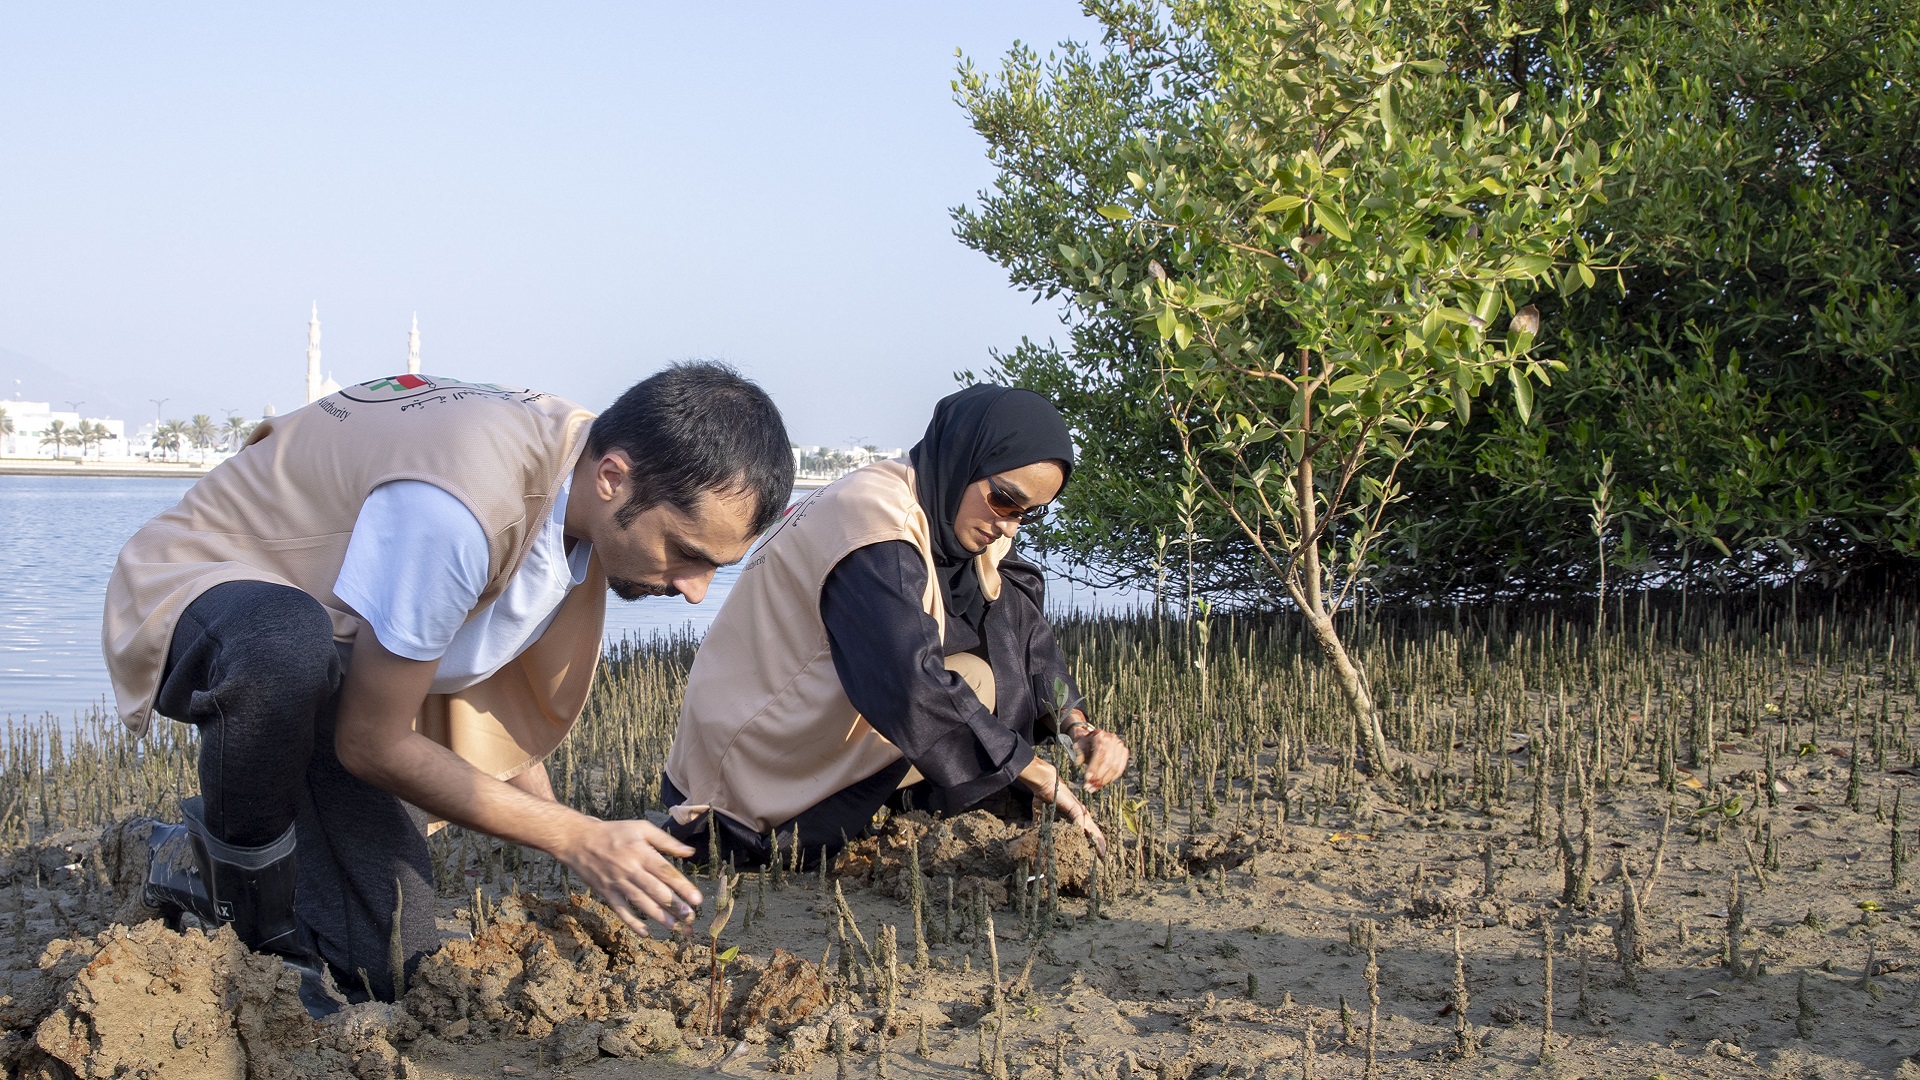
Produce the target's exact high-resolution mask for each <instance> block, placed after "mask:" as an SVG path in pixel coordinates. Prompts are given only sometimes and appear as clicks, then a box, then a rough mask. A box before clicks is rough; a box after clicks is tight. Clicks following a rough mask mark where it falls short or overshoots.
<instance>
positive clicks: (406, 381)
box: [367, 375, 427, 390]
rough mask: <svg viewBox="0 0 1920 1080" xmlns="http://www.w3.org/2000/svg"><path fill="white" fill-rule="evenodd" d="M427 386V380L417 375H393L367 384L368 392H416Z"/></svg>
mask: <svg viewBox="0 0 1920 1080" xmlns="http://www.w3.org/2000/svg"><path fill="white" fill-rule="evenodd" d="M425 385H427V380H425V379H423V378H421V377H420V376H418V375H394V376H392V377H390V378H386V379H375V380H374V381H373V382H370V383H368V384H367V389H369V390H418V389H420V388H421V387H423V386H425Z"/></svg>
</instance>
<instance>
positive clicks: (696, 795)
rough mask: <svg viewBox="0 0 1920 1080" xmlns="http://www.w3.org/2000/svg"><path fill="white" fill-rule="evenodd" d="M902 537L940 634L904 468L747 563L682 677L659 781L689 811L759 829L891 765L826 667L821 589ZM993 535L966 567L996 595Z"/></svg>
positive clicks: (861, 478) (832, 492)
mask: <svg viewBox="0 0 1920 1080" xmlns="http://www.w3.org/2000/svg"><path fill="white" fill-rule="evenodd" d="M887 540H905V541H907V542H908V543H910V544H912V545H913V546H914V547H915V548H917V549H919V551H920V554H921V557H922V558H924V559H925V560H926V564H927V588H926V591H925V592H924V593H923V594H922V595H921V597H920V609H921V610H922V611H925V612H926V613H927V614H929V615H931V616H933V620H934V622H935V623H936V624H939V625H940V626H941V627H942V631H943V632H944V629H945V623H946V605H945V603H944V601H943V598H942V594H941V592H940V589H939V588H938V586H937V585H936V583H935V578H934V574H933V542H932V538H931V533H930V531H929V527H928V524H927V515H926V513H925V512H924V511H922V510H921V509H920V501H919V499H918V498H917V497H916V496H915V494H914V487H913V470H912V469H911V468H910V467H908V466H907V465H905V464H904V463H901V462H897V461H883V462H880V463H879V464H876V465H869V466H867V467H866V468H864V469H861V470H859V471H858V472H854V473H851V474H849V475H847V476H844V477H842V478H840V479H839V480H837V481H835V482H834V483H833V484H832V485H830V486H828V487H826V488H823V489H822V490H820V491H816V492H814V493H813V494H812V495H809V496H808V497H807V498H806V499H804V500H802V501H801V502H800V503H799V504H798V505H796V506H794V507H793V509H791V510H790V511H788V512H787V515H786V517H785V518H784V519H782V520H781V522H780V523H779V524H778V525H776V526H774V529H773V531H772V532H770V533H768V534H767V537H766V538H765V539H764V540H762V541H761V543H760V545H759V546H758V547H757V548H755V549H754V551H753V553H752V554H751V555H749V556H748V557H747V562H746V566H745V568H744V569H742V570H741V572H740V579H739V580H738V581H737V582H735V583H734V586H733V589H732V591H730V592H729V593H728V594H727V602H726V604H725V605H724V606H722V607H721V609H720V614H719V615H718V616H717V617H715V619H714V621H713V626H712V628H711V629H709V630H708V631H707V636H706V638H705V639H704V640H702V641H701V643H700V651H699V653H698V654H697V655H695V657H694V660H693V670H692V671H691V672H689V673H688V675H687V695H686V700H685V701H684V702H683V703H682V705H681V707H680V729H679V731H678V733H676V734H675V736H674V739H673V747H672V749H671V750H669V751H668V752H667V775H668V777H670V778H671V779H672V780H673V786H674V787H676V788H678V789H679V790H680V792H681V794H682V795H684V796H685V797H686V803H687V804H688V805H690V806H691V805H701V804H704V805H708V806H711V807H713V808H714V809H715V810H718V811H720V812H721V813H723V814H725V815H727V816H728V817H730V818H733V819H734V820H735V821H738V822H740V823H742V824H744V825H747V826H748V827H750V828H752V829H754V830H756V831H758V832H761V833H765V832H767V831H768V830H770V829H772V828H773V827H774V826H775V825H781V824H784V823H786V822H787V821H789V820H791V819H792V818H793V817H795V816H796V815H798V814H799V813H800V812H801V811H802V810H805V809H807V808H808V807H811V806H813V805H815V804H817V803H819V802H820V801H821V800H823V799H825V798H826V797H827V796H829V795H832V794H833V793H834V792H836V791H839V790H840V789H842V788H844V787H847V786H848V785H850V784H853V783H855V782H857V781H860V780H864V779H866V778H867V777H869V776H872V775H873V774H874V773H877V772H879V771H880V770H881V769H883V768H885V767H887V766H888V765H891V764H892V763H894V762H895V761H898V760H899V759H900V751H899V750H898V749H897V748H896V747H895V746H894V745H893V744H892V743H890V742H888V741H887V740H886V739H885V738H883V737H882V736H881V735H880V733H879V732H877V731H875V730H873V728H872V727H871V726H869V725H868V724H867V722H866V720H864V719H862V718H861V716H860V714H859V713H858V712H857V711H856V710H855V709H854V707H853V703H852V702H850V701H848V700H847V693H846V691H845V690H844V689H842V688H841V686H840V676H839V675H838V674H836V673H835V672H834V670H833V654H832V651H831V649H830V648H829V646H828V644H827V629H826V626H825V625H824V624H823V623H822V622H821V620H820V588H821V586H822V585H823V584H825V582H826V579H827V574H828V572H829V571H831V570H832V569H833V568H834V566H835V565H837V564H838V563H839V562H840V560H841V559H843V558H845V557H846V556H847V555H848V554H849V553H850V552H852V551H853V550H854V549H856V548H862V547H866V546H868V545H869V544H878V543H881V542H883V541H887ZM1012 546H1013V541H1012V540H1010V539H1007V538H1004V537H1003V538H1002V539H1000V540H998V541H996V542H995V543H994V544H993V546H992V547H989V548H988V549H987V550H986V551H985V552H982V553H981V555H980V557H979V558H978V559H977V560H975V565H976V567H977V568H978V570H979V573H980V584H981V588H982V589H983V590H984V592H985V593H986V596H987V598H988V599H989V600H994V599H998V598H999V596H1000V571H999V564H1000V559H1001V558H1002V557H1003V556H1004V555H1006V553H1007V549H1008V548H1010V547H1012Z"/></svg>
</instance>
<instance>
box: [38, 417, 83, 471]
mask: <svg viewBox="0 0 1920 1080" xmlns="http://www.w3.org/2000/svg"><path fill="white" fill-rule="evenodd" d="M79 441H80V433H79V432H77V431H75V430H73V429H72V428H70V427H68V426H67V422H66V421H65V420H55V421H54V422H52V423H50V424H48V425H47V431H46V434H44V435H42V436H40V445H41V446H51V447H53V460H55V461H59V460H60V448H61V447H63V446H72V445H73V444H75V443H77V442H79Z"/></svg>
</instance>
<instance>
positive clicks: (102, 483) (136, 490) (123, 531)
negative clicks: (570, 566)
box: [0, 476, 738, 717]
mask: <svg viewBox="0 0 1920 1080" xmlns="http://www.w3.org/2000/svg"><path fill="white" fill-rule="evenodd" d="M192 484H193V482H192V481H191V480H174V479H166V478H161V479H156V478H148V477H137V478H128V479H117V478H110V477H38V476H0V716H5V715H13V716H39V715H41V714H42V713H48V712H51V713H54V714H56V715H59V716H62V717H66V716H71V715H72V714H73V713H75V712H82V711H85V710H86V709H88V708H89V707H91V706H94V705H97V704H99V703H100V702H101V701H102V700H103V699H105V698H106V697H108V696H109V695H110V694H111V692H112V691H111V689H110V687H109V686H108V683H107V669H106V665H105V663H104V662H103V661H102V660H101V659H100V610H101V607H102V605H103V604H104V603H105V602H106V594H107V575H108V574H110V573H112V572H113V560H114V557H115V556H116V555H118V554H119V553H120V545H122V544H124V543H126V542H127V538H128V537H130V536H132V535H133V534H134V532H135V531H137V530H138V529H139V528H140V526H142V525H144V524H146V522H147V520H148V519H149V518H151V517H153V516H154V515H155V514H158V513H159V512H160V511H162V510H165V509H166V508H167V507H169V506H172V505H173V504H174V503H176V502H178V501H179V500H180V496H181V495H183V494H185V492H186V490H187V488H189V487H191V486H192ZM737 573H738V571H737V570H735V569H733V568H728V569H725V570H722V571H721V572H720V573H719V575H718V576H717V577H716V578H715V579H714V583H713V587H712V588H711V589H709V590H708V591H707V599H706V602H705V603H702V604H698V605H694V604H688V603H687V602H686V601H684V600H679V599H675V598H671V597H660V598H655V599H649V600H639V601H635V602H633V603H623V602H622V601H620V600H619V599H617V598H616V597H614V596H612V595H611V594H609V595H608V597H607V639H608V640H609V641H612V640H617V639H618V638H620V637H621V636H623V635H626V634H638V635H640V636H645V635H647V634H649V633H653V632H657V631H670V630H676V629H681V628H686V627H691V628H693V629H694V630H695V631H696V632H697V631H699V630H701V629H703V628H705V626H706V625H707V623H709V622H711V621H712V619H713V616H714V613H715V612H717V611H719V610H720V601H722V600H725V599H726V596H727V590H728V589H729V588H730V587H731V586H732V585H733V579H734V577H735V576H736V575H737Z"/></svg>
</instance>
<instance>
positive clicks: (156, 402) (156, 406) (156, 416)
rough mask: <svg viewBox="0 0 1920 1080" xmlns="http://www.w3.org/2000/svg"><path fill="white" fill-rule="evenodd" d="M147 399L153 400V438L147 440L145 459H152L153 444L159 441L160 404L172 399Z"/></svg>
mask: <svg viewBox="0 0 1920 1080" xmlns="http://www.w3.org/2000/svg"><path fill="white" fill-rule="evenodd" d="M147 400H148V401H151V402H153V438H151V439H148V440H147V460H148V461H152V460H153V447H154V444H155V443H157V442H159V441H160V406H162V405H165V404H166V403H167V402H169V401H172V400H173V399H172V398H164V397H150V398H148V399H147Z"/></svg>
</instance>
